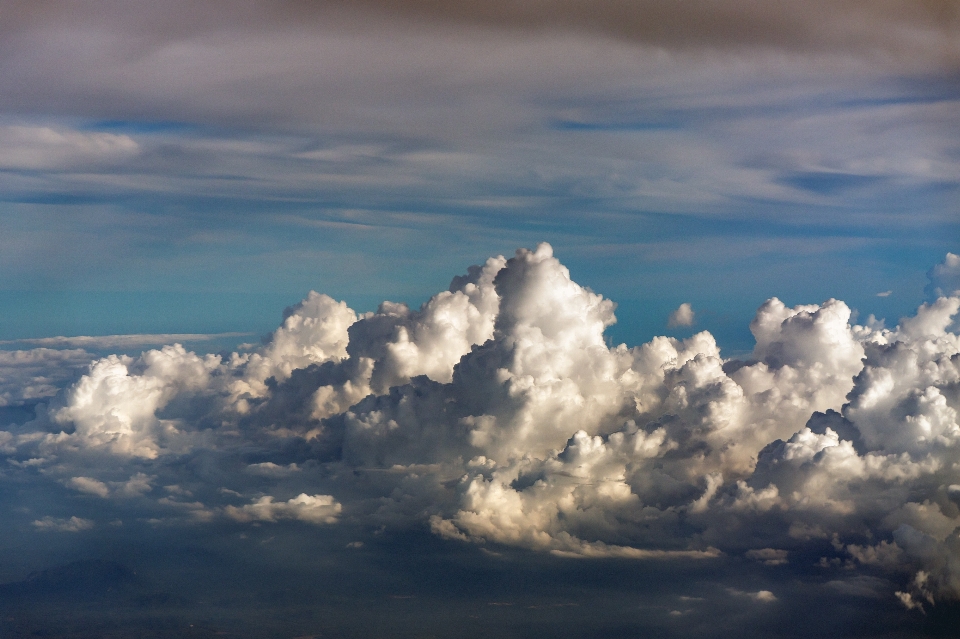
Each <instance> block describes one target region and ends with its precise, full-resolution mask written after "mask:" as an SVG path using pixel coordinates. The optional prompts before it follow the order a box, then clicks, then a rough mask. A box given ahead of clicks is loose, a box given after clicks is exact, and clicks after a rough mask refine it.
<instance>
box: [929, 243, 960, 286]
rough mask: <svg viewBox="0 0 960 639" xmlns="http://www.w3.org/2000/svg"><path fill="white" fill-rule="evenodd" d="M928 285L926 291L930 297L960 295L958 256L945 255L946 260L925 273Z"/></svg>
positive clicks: (959, 263)
mask: <svg viewBox="0 0 960 639" xmlns="http://www.w3.org/2000/svg"><path fill="white" fill-rule="evenodd" d="M927 278H928V279H929V280H930V283H929V284H928V285H927V288H926V291H927V293H928V294H929V295H932V296H941V295H958V294H960V255H957V254H955V253H947V256H946V258H944V260H943V261H942V262H940V263H939V264H937V265H936V266H934V267H933V268H932V269H930V271H929V272H927Z"/></svg>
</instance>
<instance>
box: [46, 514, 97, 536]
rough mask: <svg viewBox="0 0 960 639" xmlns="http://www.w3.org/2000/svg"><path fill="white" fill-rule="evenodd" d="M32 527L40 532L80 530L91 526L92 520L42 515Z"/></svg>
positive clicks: (88, 528)
mask: <svg viewBox="0 0 960 639" xmlns="http://www.w3.org/2000/svg"><path fill="white" fill-rule="evenodd" d="M33 527H34V528H36V529H37V530H39V531H41V532H80V531H82V530H90V529H91V528H93V522H92V521H90V520H89V519H83V518H81V517H71V518H70V519H57V518H55V517H44V518H42V519H37V520H36V521H34V522H33Z"/></svg>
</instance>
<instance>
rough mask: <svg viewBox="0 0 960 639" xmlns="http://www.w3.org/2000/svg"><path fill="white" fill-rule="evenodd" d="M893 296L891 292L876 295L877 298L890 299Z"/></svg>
mask: <svg viewBox="0 0 960 639" xmlns="http://www.w3.org/2000/svg"><path fill="white" fill-rule="evenodd" d="M892 294H893V291H883V292H882V293H877V297H890V296H891V295H892Z"/></svg>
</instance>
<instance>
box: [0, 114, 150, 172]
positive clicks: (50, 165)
mask: <svg viewBox="0 0 960 639" xmlns="http://www.w3.org/2000/svg"><path fill="white" fill-rule="evenodd" d="M0 145H2V146H3V148H4V153H3V156H2V158H0V168H3V169H5V170H42V169H62V168H67V167H76V166H78V165H90V164H101V163H107V162H121V161H123V160H126V159H129V158H130V157H132V156H133V155H135V154H136V153H138V152H139V150H140V147H139V145H138V144H137V143H136V141H135V140H134V139H133V138H131V137H130V136H129V135H123V134H120V135H118V134H115V133H104V132H99V131H91V132H87V131H77V130H72V129H67V128H62V127H61V128H52V127H48V126H20V125H13V126H0Z"/></svg>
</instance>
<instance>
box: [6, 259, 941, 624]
mask: <svg viewBox="0 0 960 639" xmlns="http://www.w3.org/2000/svg"><path fill="white" fill-rule="evenodd" d="M954 258H955V256H954V255H948V256H947V258H946V260H945V261H944V263H943V264H941V265H940V266H938V267H936V268H934V269H933V270H932V271H931V277H932V278H934V284H935V286H937V287H938V288H939V289H941V290H942V288H943V286H942V284H943V283H944V282H946V281H947V279H949V277H950V273H951V272H952V271H951V269H952V268H953V266H954V265H953V262H955V259H954ZM614 309H615V305H614V303H613V302H611V301H610V300H608V299H605V298H603V297H602V296H601V295H598V294H597V293H594V292H593V291H591V290H589V289H586V288H584V287H582V286H580V285H578V284H577V283H576V282H574V281H573V280H571V279H570V273H569V271H568V270H567V268H565V267H564V266H563V265H562V264H561V263H560V262H559V261H558V260H557V258H556V257H554V255H553V251H552V249H551V247H550V246H549V245H547V244H541V245H539V246H538V247H537V248H536V249H535V250H526V249H521V250H518V251H517V253H516V255H515V256H514V257H512V258H510V259H509V260H508V259H505V258H503V257H493V258H490V259H489V260H487V261H486V263H484V264H483V265H479V266H473V267H470V269H469V270H468V272H467V273H466V274H465V275H461V276H457V277H455V278H453V281H452V282H451V285H450V287H449V289H448V290H446V291H443V292H441V293H438V294H437V295H435V296H433V297H432V298H431V299H430V300H429V301H428V302H426V303H425V304H424V305H423V306H422V307H421V308H419V309H416V310H413V309H410V308H408V307H407V306H405V305H403V304H398V303H392V302H384V303H383V304H381V306H380V308H379V309H378V310H377V312H375V313H367V314H357V313H355V312H354V311H353V310H351V309H350V308H348V307H347V305H346V304H344V303H342V302H337V301H335V300H333V299H332V298H330V297H328V296H325V295H321V294H317V293H311V294H310V295H309V296H308V297H307V298H306V299H305V300H303V301H302V302H301V303H300V304H298V305H296V306H294V307H291V308H290V309H288V310H287V311H286V313H285V319H284V321H283V324H282V325H281V326H280V327H279V328H278V329H277V330H276V331H275V332H274V334H273V335H272V337H271V339H270V340H269V341H268V342H267V343H266V344H265V345H263V346H262V347H259V348H257V349H255V350H253V351H250V352H245V353H232V354H223V355H198V354H195V353H193V352H190V351H187V350H186V349H184V348H183V347H182V346H180V345H172V346H165V347H163V348H161V349H158V350H150V351H146V352H144V353H143V354H142V355H140V356H139V357H130V356H122V355H111V356H108V357H104V358H101V359H98V360H96V361H94V362H93V363H92V364H90V366H89V369H88V370H87V372H86V373H85V374H84V375H83V376H82V377H80V378H79V379H78V380H77V381H75V382H72V383H66V382H61V384H60V386H61V387H63V389H62V391H60V392H59V394H57V395H56V396H55V397H53V398H52V400H51V401H50V403H49V405H41V406H40V407H38V410H37V417H36V419H34V420H33V421H29V422H26V423H22V424H20V425H11V426H9V427H8V429H7V430H5V431H0V444H2V450H3V454H4V455H6V456H7V460H8V465H9V470H7V471H5V473H6V474H7V475H10V476H15V475H22V476H23V477H24V478H26V477H35V478H36V477H39V478H40V479H39V480H38V481H45V482H51V484H50V485H51V486H54V485H55V486H59V487H60V488H59V491H60V493H59V494H60V495H61V496H60V500H61V501H60V502H59V506H58V508H59V509H58V510H57V511H56V512H50V513H46V512H37V513H36V514H35V519H34V521H33V524H32V525H33V527H34V528H35V529H36V530H37V531H44V532H49V533H54V532H72V533H77V534H84V533H86V532H88V531H92V530H95V529H96V528H97V527H99V526H103V525H105V524H106V523H107V522H104V521H100V520H98V519H97V516H96V515H95V514H91V512H95V511H89V510H84V511H82V512H80V511H77V512H69V511H65V510H64V509H65V508H69V506H70V504H71V503H74V504H75V505H76V504H80V503H90V502H89V500H91V499H92V500H106V501H107V502H110V503H113V504H116V506H115V507H116V508H119V509H120V512H123V513H126V515H124V516H126V517H130V516H134V517H139V518H141V519H143V518H148V519H150V520H151V521H155V522H157V523H158V524H159V523H162V522H165V524H166V525H186V524H187V523H189V524H191V525H211V523H212V522H220V524H222V525H228V524H231V525H235V526H244V525H252V524H254V523H260V524H261V525H279V524H280V522H283V521H285V520H287V521H292V522H300V523H301V524H303V525H321V526H336V525H339V524H340V523H341V522H350V523H352V524H355V525H361V526H369V527H380V528H384V529H393V530H407V529H415V530H422V531H430V532H432V533H433V534H435V535H438V536H440V537H442V538H446V539H450V540H457V541H458V542H462V543H466V544H481V545H484V546H489V547H493V548H495V547H497V546H498V545H504V546H513V547H519V548H524V549H529V550H532V551H537V552H546V553H552V554H554V555H557V556H561V557H616V558H631V559H637V560H657V561H670V560H680V559H684V560H698V561H706V562H709V561H712V560H715V559H716V558H718V557H720V556H722V555H742V556H743V557H744V558H745V559H747V560H750V561H756V562H760V563H763V564H764V565H768V566H783V565H790V564H791V562H794V561H798V560H800V559H795V558H801V557H802V558H803V559H802V561H807V562H811V561H812V562H814V563H815V562H819V564H818V565H820V566H821V569H822V570H824V571H831V570H840V567H841V566H845V567H846V568H845V569H844V570H846V571H847V572H846V573H843V574H846V575H848V576H849V575H850V574H851V573H850V571H853V572H854V573H856V571H859V570H880V571H881V572H882V573H883V574H885V575H886V576H887V578H888V579H890V580H891V581H892V582H893V583H895V584H897V586H896V591H895V592H894V591H893V590H891V592H889V593H888V596H889V597H891V598H893V597H894V596H896V597H897V598H898V599H899V601H900V602H901V603H902V604H903V605H904V606H906V607H908V608H919V607H925V606H930V605H932V604H935V603H936V602H938V601H941V600H956V599H958V598H960V535H958V532H957V528H958V526H960V465H958V463H957V461H956V460H957V447H958V445H960V424H958V411H960V394H958V391H960V337H958V335H957V333H956V328H955V327H956V321H955V320H956V316H957V313H958V310H960V297H957V296H941V297H937V298H935V299H931V301H930V302H929V303H927V304H924V305H923V306H921V307H920V308H919V309H918V310H917V313H916V315H914V316H912V317H908V318H904V319H903V320H901V321H900V323H899V325H898V326H896V327H895V328H892V329H890V328H885V327H884V326H883V324H882V323H881V322H878V321H876V320H874V319H873V318H870V321H868V322H867V323H866V324H864V325H858V324H854V323H852V322H851V316H852V314H851V309H850V308H849V307H848V306H847V305H846V304H844V303H843V302H841V301H838V300H834V299H830V300H827V301H826V302H823V303H822V304H810V305H801V306H796V307H792V308H791V307H788V306H786V305H784V304H783V303H782V302H781V301H780V300H778V299H776V298H773V299H770V300H768V301H767V302H766V303H764V304H763V305H762V306H761V307H760V308H759V309H758V310H757V313H756V316H755V318H754V320H753V322H752V323H751V325H750V330H751V332H752V333H753V335H754V337H755V340H756V345H755V348H754V350H753V352H752V354H751V355H750V356H749V357H747V358H744V359H724V358H723V357H722V356H721V354H720V351H719V349H718V347H717V345H716V342H715V340H714V338H713V337H712V336H711V335H710V334H709V333H707V332H701V333H697V334H695V335H693V336H692V337H689V338H687V339H682V340H681V339H675V338H671V337H657V338H655V339H653V340H652V341H650V342H648V343H645V344H642V345H640V346H636V347H628V346H626V345H623V344H621V345H618V346H610V345H608V344H607V342H606V341H605V338H604V331H605V329H606V328H607V327H609V326H611V325H612V324H613V323H614V322H615V321H616V318H615V316H614ZM34 352H35V353H37V358H35V359H36V361H47V360H49V361H56V360H53V359H50V355H49V353H50V350H49V349H37V350H36V351H26V353H34ZM57 352H61V351H57ZM62 353H64V354H65V355H64V356H65V357H70V356H72V355H71V354H72V353H73V351H62ZM18 357H21V358H24V357H26V356H23V355H20V356H18ZM45 358H46V359H45ZM27 359H29V357H27ZM31 361H32V360H31ZM48 394H49V393H48ZM11 396H12V395H11ZM27 396H28V393H27V391H25V390H24V391H20V395H19V397H21V398H26V397H27ZM211 455H212V456H213V457H211ZM204 459H207V460H208V461H203V462H201V460H204ZM214 459H216V460H219V461H216V462H214V461H209V460H214ZM214 469H216V470H214ZM51 490H52V489H51ZM77 500H80V501H77ZM81 515H82V516H81ZM745 595H749V596H751V597H753V598H754V599H755V600H756V601H758V602H773V601H776V599H777V598H776V593H773V592H770V591H759V592H757V593H753V594H751V593H745Z"/></svg>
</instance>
